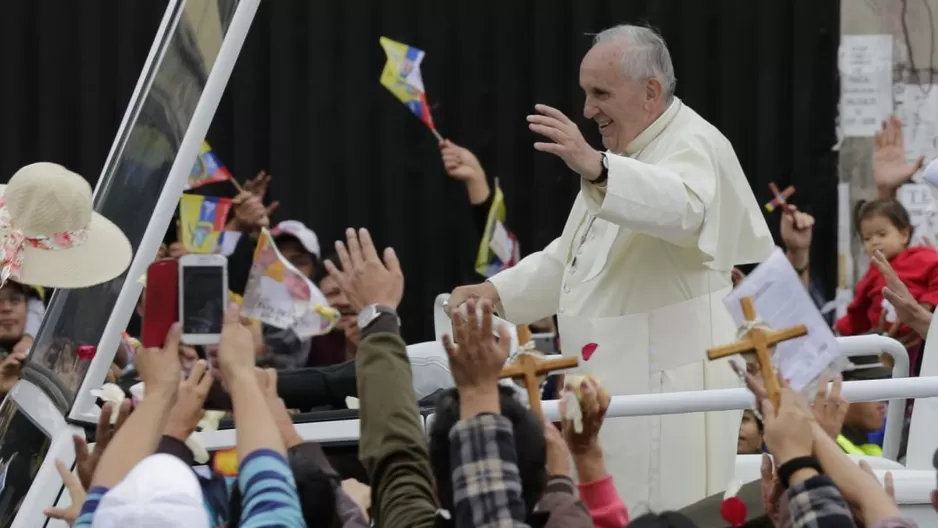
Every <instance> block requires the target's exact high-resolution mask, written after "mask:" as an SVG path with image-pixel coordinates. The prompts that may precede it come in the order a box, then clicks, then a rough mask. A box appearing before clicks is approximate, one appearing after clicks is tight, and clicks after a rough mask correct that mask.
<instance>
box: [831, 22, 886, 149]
mask: <svg viewBox="0 0 938 528" xmlns="http://www.w3.org/2000/svg"><path fill="white" fill-rule="evenodd" d="M892 50H893V37H892V35H844V36H843V38H842V39H841V42H840V53H839V57H838V63H839V64H838V66H839V68H840V103H841V114H840V127H841V129H842V130H843V135H844V137H872V136H873V134H874V133H875V132H876V131H877V130H879V127H880V123H881V122H882V121H883V119H885V118H886V117H887V116H889V115H890V114H892V109H893V104H892V53H893V51H892Z"/></svg>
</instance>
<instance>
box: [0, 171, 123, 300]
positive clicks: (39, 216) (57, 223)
mask: <svg viewBox="0 0 938 528" xmlns="http://www.w3.org/2000/svg"><path fill="white" fill-rule="evenodd" d="M132 256H133V251H132V250H131V247H130V242H128V241H127V237H126V236H124V233H123V232H122V231H121V230H120V228H118V227H117V226H116V225H114V224H113V223H112V222H111V221H110V220H108V219H106V218H104V217H103V216H101V215H99V214H98V213H95V212H94V211H92V205H91V186H90V185H88V182H87V181H85V179H84V178H82V177H81V176H79V175H78V174H75V173H74V172H71V171H70V170H68V169H66V168H65V167H62V166H61V165H56V164H54V163H33V164H32V165H27V166H25V167H23V168H21V169H20V170H18V171H16V174H14V175H13V177H12V178H10V182H9V183H8V184H7V185H0V284H3V283H5V282H6V281H7V279H11V280H15V281H17V282H21V283H26V284H32V285H36V286H46V287H51V288H86V287H88V286H94V285H95V284H100V283H102V282H107V281H109V280H111V279H113V278H114V277H117V276H118V275H120V274H121V273H123V272H124V270H126V269H127V266H128V265H130V259H131V258H132Z"/></svg>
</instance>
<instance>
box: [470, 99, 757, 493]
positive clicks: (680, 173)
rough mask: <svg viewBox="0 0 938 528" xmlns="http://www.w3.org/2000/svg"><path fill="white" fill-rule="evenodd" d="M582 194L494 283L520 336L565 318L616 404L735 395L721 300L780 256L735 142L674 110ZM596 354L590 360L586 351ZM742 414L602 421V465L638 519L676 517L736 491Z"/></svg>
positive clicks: (586, 367)
mask: <svg viewBox="0 0 938 528" xmlns="http://www.w3.org/2000/svg"><path fill="white" fill-rule="evenodd" d="M608 157H609V178H608V181H607V182H606V184H605V185H595V184H592V183H589V182H586V181H585V180H584V182H583V184H582V188H581V191H580V193H579V195H578V196H577V198H576V202H575V203H574V204H573V209H572V210H571V212H570V216H569V218H568V219H567V223H566V226H565V227H564V230H563V234H562V235H561V236H560V238H558V239H556V240H554V241H553V242H551V243H550V245H548V246H547V248H545V249H544V250H543V251H540V252H537V253H534V254H532V255H529V256H528V257H526V258H525V259H523V260H522V261H521V262H520V263H518V265H517V266H515V267H513V268H511V269H508V270H505V271H503V272H501V273H499V274H497V275H495V276H494V277H492V278H491V279H489V280H490V282H491V283H492V284H493V285H494V286H495V288H496V289H497V290H498V294H499V296H500V299H501V301H500V306H499V310H500V313H501V314H502V316H503V317H505V318H506V319H508V320H509V321H511V322H513V323H516V324H522V323H529V322H532V321H535V320H537V319H540V318H542V317H547V316H550V315H552V314H554V313H557V314H558V318H559V323H560V328H559V331H560V338H561V344H562V348H563V353H564V354H569V355H580V356H581V357H580V369H579V370H580V373H588V374H591V375H593V376H594V377H596V378H597V379H599V381H600V382H601V383H602V384H603V386H604V387H606V389H608V390H609V392H610V393H611V394H613V395H618V394H641V393H659V392H675V391H693V390H701V389H705V388H706V389H715V388H728V387H735V386H738V383H739V382H738V380H737V379H736V377H735V376H734V375H733V373H732V371H731V370H730V368H729V366H728V365H727V364H726V363H725V362H724V361H719V362H713V363H710V362H707V361H706V355H705V354H706V349H707V348H708V347H710V346H713V345H718V344H724V343H728V342H731V341H733V340H734V339H735V337H736V336H735V333H736V328H735V326H734V324H733V322H732V319H731V318H730V316H729V314H728V312H727V311H726V309H725V308H724V307H723V305H722V299H723V297H724V296H725V295H726V293H727V292H729V290H730V288H731V283H730V270H731V269H732V267H733V266H734V265H736V264H744V263H751V262H758V261H761V260H763V259H764V258H765V257H767V256H768V255H769V253H770V252H771V251H772V248H773V243H772V238H771V235H770V234H769V230H768V227H767V226H766V224H765V220H764V218H763V217H762V214H761V211H760V210H759V206H758V205H757V203H756V200H755V197H754V196H753V194H752V190H751V189H750V187H749V183H748V182H747V180H746V177H745V175H744V174H743V171H742V168H741V167H740V165H739V162H738V160H737V159H736V154H735V152H734V151H733V147H732V146H731V145H730V143H729V141H727V139H726V138H725V137H724V136H723V135H722V134H721V133H720V132H719V131H718V130H717V129H716V128H714V127H713V126H712V125H711V124H709V123H708V122H707V121H705V120H704V119H703V118H702V117H700V116H699V115H698V114H697V113H696V112H694V111H693V110H691V109H690V108H688V107H687V106H685V105H684V104H683V103H681V101H680V100H679V99H677V98H674V100H673V102H672V103H671V105H670V106H669V107H668V109H667V110H666V111H665V113H664V114H663V115H662V116H661V117H660V118H659V119H658V120H656V121H655V122H654V123H653V124H652V125H651V126H650V127H648V128H647V129H646V130H645V131H643V132H642V133H641V134H640V135H639V136H638V137H637V138H635V140H634V141H633V142H632V143H631V144H629V146H628V147H627V149H626V152H625V153H623V155H621V156H619V155H612V154H610V155H609V156H608ZM590 343H595V344H596V345H598V346H597V347H595V352H594V353H593V354H592V356H591V357H589V359H588V360H586V358H584V357H583V356H582V350H583V347H584V346H585V345H587V344H590ZM739 421H740V412H738V411H730V412H714V413H705V414H703V413H700V414H684V415H670V416H653V417H640V418H607V420H606V422H605V425H604V426H603V429H602V431H601V434H600V439H601V441H602V444H603V448H604V451H605V457H606V465H607V468H608V469H609V471H610V473H611V474H612V475H613V477H614V479H615V483H616V487H617V489H618V491H619V494H620V496H621V497H622V499H623V501H625V503H626V504H627V505H628V506H629V507H630V508H633V509H634V508H636V507H638V508H639V509H644V508H647V507H651V508H653V509H656V510H660V509H677V508H680V507H683V506H685V505H687V504H690V503H692V502H695V501H697V500H700V499H703V498H704V497H706V496H708V495H710V494H713V493H718V492H720V491H722V490H723V489H725V487H726V485H727V484H728V483H729V481H730V480H731V479H732V477H733V468H734V459H735V454H736V438H737V434H738V430H739Z"/></svg>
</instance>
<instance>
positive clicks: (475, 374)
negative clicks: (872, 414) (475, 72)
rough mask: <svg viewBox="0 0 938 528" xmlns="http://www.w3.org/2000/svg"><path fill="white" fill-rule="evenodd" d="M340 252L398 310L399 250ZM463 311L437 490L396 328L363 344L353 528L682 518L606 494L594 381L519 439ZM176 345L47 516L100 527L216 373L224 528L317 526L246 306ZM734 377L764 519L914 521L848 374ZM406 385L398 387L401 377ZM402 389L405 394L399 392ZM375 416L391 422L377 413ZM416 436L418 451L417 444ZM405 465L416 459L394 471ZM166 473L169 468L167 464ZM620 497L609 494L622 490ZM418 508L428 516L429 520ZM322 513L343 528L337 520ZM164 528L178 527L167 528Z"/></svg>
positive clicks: (360, 291)
mask: <svg viewBox="0 0 938 528" xmlns="http://www.w3.org/2000/svg"><path fill="white" fill-rule="evenodd" d="M337 253H338V255H339V259H341V260H342V267H341V270H340V269H338V268H336V267H335V266H331V265H328V267H329V268H330V272H332V273H333V274H334V275H335V278H336V280H337V282H338V283H339V284H340V285H341V287H342V289H343V290H344V292H345V293H346V295H347V296H348V298H349V299H350V300H351V302H353V303H354V304H356V305H357V306H359V307H361V306H367V305H370V304H382V305H386V306H388V307H391V308H396V307H397V305H398V304H399V302H400V299H401V296H402V295H403V273H402V272H401V270H400V265H399V263H398V262H397V259H396V256H395V255H394V252H393V251H390V250H389V251H385V252H384V253H383V255H379V253H378V251H376V250H375V248H374V244H373V243H372V241H371V238H370V235H369V234H368V233H367V231H365V230H349V232H348V233H347V240H346V242H345V243H339V244H338V245H337ZM467 308H468V309H467V310H466V315H462V314H460V313H457V314H455V315H454V316H453V335H452V336H445V337H444V343H443V344H444V348H445V349H446V352H447V355H448V358H449V364H450V369H451V372H452V375H453V379H454V381H455V385H456V389H455V393H456V395H457V401H458V415H459V416H458V422H457V423H456V424H455V425H454V426H453V427H452V429H451V430H449V431H447V433H448V436H449V439H450V444H449V450H450V452H449V459H450V460H451V464H450V467H449V469H450V471H449V472H448V473H447V474H444V475H443V476H441V475H440V474H439V473H437V474H436V481H432V479H431V478H430V477H429V471H424V470H422V469H421V468H426V467H429V465H430V464H429V461H428V460H427V459H428V458H430V457H429V455H428V454H427V447H426V446H427V444H426V436H425V432H424V431H422V429H420V427H419V426H417V425H414V427H412V429H413V431H412V432H414V433H415V434H416V436H413V437H404V436H402V435H401V432H402V431H404V432H409V430H408V429H406V428H402V426H401V425H400V424H401V423H405V422H408V423H409V422H413V424H417V423H419V422H418V420H419V414H418V409H417V406H416V400H415V397H414V395H413V390H412V384H411V380H410V379H408V378H409V376H410V370H409V363H408V362H407V356H406V352H405V350H404V344H403V342H402V341H401V340H400V338H399V337H398V336H396V335H393V336H389V335H388V334H392V333H393V331H383V332H382V333H377V334H376V333H370V334H369V335H366V336H365V337H364V339H363V342H364V343H368V342H370V345H369V344H366V345H365V346H363V348H362V349H361V350H360V352H359V356H358V357H357V358H356V364H357V366H358V373H357V375H358V385H359V395H360V398H361V406H362V407H361V411H360V418H361V421H362V424H361V427H362V432H361V434H362V437H361V440H360V447H359V449H360V456H361V457H362V460H363V462H365V465H366V467H368V468H369V477H370V478H371V479H372V482H371V487H368V486H365V485H362V484H360V483H354V482H353V483H346V484H343V485H341V486H340V484H339V482H338V480H337V481H336V485H337V486H340V487H341V490H342V493H341V494H337V496H336V497H337V498H336V499H335V501H338V500H339V499H338V497H339V496H344V497H346V498H348V499H350V501H352V503H353V504H354V505H355V506H354V508H356V510H358V513H357V516H358V517H357V518H358V519H361V521H360V522H359V524H355V523H351V522H345V523H344V525H345V526H366V525H367V524H363V523H365V521H364V520H363V519H365V517H366V515H369V514H374V518H373V521H374V522H375V523H376V525H380V526H399V525H400V526H403V525H405V524H406V525H411V526H416V527H421V526H436V525H437V524H435V521H432V522H427V521H426V520H427V518H434V517H435V516H436V515H437V509H438V504H441V503H442V504H446V503H447V502H449V501H451V502H452V504H447V505H446V506H447V507H448V508H449V514H450V515H451V517H452V519H451V522H450V524H447V525H452V526H530V525H531V521H532V518H534V517H536V516H537V514H538V513H539V512H547V513H546V514H547V515H548V517H549V518H548V521H547V523H546V524H545V525H546V526H558V527H559V526H564V527H572V528H578V527H586V526H600V527H604V528H605V527H616V528H619V527H622V526H626V525H628V524H632V525H634V526H643V525H648V526H663V525H662V524H661V522H664V520H666V519H670V518H673V517H665V516H664V515H665V514H659V513H654V512H650V513H646V514H644V515H642V516H640V517H638V518H635V519H632V520H631V523H630V520H629V516H628V512H627V510H626V507H625V505H624V504H623V503H622V501H621V500H620V499H619V497H618V495H617V494H615V493H614V492H613V493H612V494H609V493H597V492H596V489H598V488H602V487H605V489H609V488H610V487H611V486H612V482H611V477H610V476H609V475H608V474H607V472H606V469H605V465H604V461H603V453H602V446H601V445H600V444H599V441H598V439H597V436H598V433H599V430H600V429H601V427H602V425H603V421H604V418H605V415H606V411H607V409H608V407H609V403H610V397H609V394H608V393H607V392H606V391H605V389H603V388H602V387H601V386H600V385H599V384H597V383H596V382H595V381H593V380H591V379H589V378H586V379H583V380H582V381H581V382H579V383H580V386H579V387H578V389H579V395H578V396H579V402H580V405H581V410H582V421H581V423H580V424H578V426H574V423H573V422H572V421H571V420H566V419H564V420H561V422H560V423H559V424H555V423H552V422H550V421H547V420H544V419H543V418H539V417H534V416H533V414H532V413H531V411H529V410H526V409H523V410H522V411H521V412H522V413H527V418H526V419H528V420H536V421H539V422H540V424H541V427H540V428H537V430H538V431H540V434H542V435H543V438H542V439H541V440H539V441H537V442H531V441H530V440H531V439H530V438H524V439H522V440H521V441H520V442H518V441H516V439H514V438H513V435H514V434H515V430H516V429H514V428H513V422H512V420H509V419H508V418H506V414H509V413H508V412H507V411H508V410H507V409H506V408H505V406H506V405H507V403H506V402H508V401H510V402H512V403H511V404H512V405H516V404H515V403H514V400H506V399H505V394H504V390H503V389H500V387H499V378H500V374H501V371H502V368H503V367H504V365H505V363H506V360H507V359H508V356H509V343H510V339H509V337H508V335H506V334H505V333H504V330H498V332H500V335H498V336H496V331H495V330H494V329H493V322H492V317H493V306H492V305H491V304H490V303H489V302H487V301H476V300H474V299H470V300H469V301H468V306H467ZM178 348H179V328H178V326H177V327H174V328H173V329H172V330H171V331H170V335H169V336H168V338H167V340H166V344H165V346H164V347H163V348H158V349H157V348H151V349H145V350H141V351H140V352H139V353H138V357H137V368H138V370H139V373H140V377H141V379H142V380H143V382H144V386H145V392H146V394H145V398H143V399H142V401H140V402H139V403H138V404H137V405H136V407H135V408H134V409H133V411H132V412H131V407H130V401H125V402H124V403H122V404H121V405H120V406H119V408H117V409H114V408H112V407H111V404H105V407H104V408H103V409H102V416H101V420H100V422H99V424H98V431H97V435H96V438H95V440H96V443H95V447H94V449H93V450H89V449H88V446H87V444H86V443H85V440H84V438H82V437H80V436H76V437H75V449H76V466H77V471H76V473H77V475H73V474H72V473H71V471H69V468H68V467H66V466H65V465H64V464H59V466H58V467H59V472H60V473H61V476H62V479H63V481H64V482H65V484H66V486H67V489H68V491H69V493H70V495H71V504H72V506H70V507H69V508H67V509H50V510H48V511H47V515H49V516H50V517H53V518H59V519H65V520H68V521H70V522H73V523H74V526H80V527H84V526H92V525H93V524H92V519H94V523H95V525H96V524H97V523H98V521H99V520H100V519H101V518H102V517H106V516H107V515H114V514H113V510H114V508H115V506H114V503H115V501H118V500H119V497H120V496H121V493H117V491H118V490H120V488H121V487H123V486H127V485H128V484H127V483H128V482H130V481H133V480H134V478H135V473H136V472H137V471H139V468H140V467H147V465H146V461H147V460H152V457H160V456H167V455H160V454H155V453H161V452H162V451H163V450H162V449H161V443H162V442H164V441H166V439H167V438H170V439H175V440H176V441H177V442H180V443H181V442H184V441H185V439H186V438H188V437H189V435H191V434H192V433H193V431H195V430H196V427H197V425H198V422H199V420H200V419H201V417H202V412H203V411H202V408H203V403H204V401H205V398H206V397H207V395H208V393H209V389H210V387H211V385H212V382H213V381H214V380H215V379H218V378H220V379H221V381H222V383H223V386H224V387H225V390H226V391H227V392H228V393H229V394H230V396H231V401H232V408H233V414H234V420H235V423H236V424H250V425H249V426H241V427H237V429H236V450H237V455H238V459H239V478H238V481H237V486H236V488H235V490H234V492H233V493H235V494H236V495H237V494H240V495H239V497H240V499H239V500H238V501H232V505H237V509H236V511H231V512H230V517H229V519H228V521H227V524H228V525H229V526H307V525H309V526H313V525H318V524H317V523H316V522H314V519H315V517H316V515H317V513H316V512H315V511H313V510H314V509H315V508H311V507H310V504H307V503H306V501H307V499H306V494H305V493H302V494H301V493H299V492H298V491H297V481H296V479H295V478H294V471H296V467H295V466H291V462H292V459H291V462H288V460H287V453H288V452H291V453H292V450H293V449H294V448H297V447H298V446H302V445H304V444H305V443H304V441H303V439H302V438H301V437H300V436H299V435H298V434H297V432H296V430H295V429H294V426H293V422H292V419H291V416H290V414H289V412H288V411H287V409H286V407H285V406H284V404H283V402H282V400H280V398H279V396H278V395H277V393H276V385H277V384H276V372H275V371H270V370H262V369H258V368H256V367H255V353H254V346H253V337H252V334H251V331H250V330H249V329H248V328H246V327H245V326H244V324H243V322H242V319H241V317H240V314H239V309H238V307H237V306H236V305H232V306H230V307H229V309H228V310H227V312H226V314H225V321H224V327H223V330H222V335H221V342H220V345H219V350H218V357H217V360H218V361H217V365H207V364H206V363H205V362H204V361H201V360H200V361H198V362H196V363H195V365H194V366H193V368H192V369H191V371H190V373H189V375H188V376H183V374H182V369H181V367H180V362H179V360H178ZM395 361H396V362H397V363H394V362H395ZM737 370H738V372H740V374H741V375H743V376H744V377H745V378H746V383H747V385H748V387H749V388H750V390H752V392H753V393H754V394H755V396H756V401H757V402H758V405H757V407H758V409H757V411H758V412H759V413H761V416H762V419H763V420H764V424H765V435H764V440H765V444H766V447H767V449H768V451H769V453H770V454H771V457H770V456H769V455H765V456H764V458H763V468H762V470H763V475H762V476H763V481H762V489H763V499H764V501H765V507H766V513H767V514H768V516H769V517H770V518H771V520H772V522H774V523H775V525H776V526H796V527H806V528H807V527H815V526H817V527H826V526H832V527H833V526H838V527H839V526H856V525H857V523H858V522H859V523H862V525H865V526H871V527H872V526H876V527H880V528H888V527H903V526H912V525H911V524H909V523H908V522H907V521H903V520H902V519H901V518H900V512H899V509H898V507H897V506H896V503H895V501H894V499H893V490H892V481H891V478H890V477H889V476H888V475H887V477H886V478H885V487H883V486H881V485H880V483H879V481H878V480H877V478H876V477H875V476H874V475H873V473H872V471H871V470H870V469H869V467H866V466H864V465H862V464H861V465H857V464H856V463H855V462H854V461H853V460H852V459H850V458H849V457H848V456H847V455H845V454H844V453H843V451H842V450H841V449H840V447H839V446H838V445H837V443H836V442H835V440H834V438H835V437H836V435H837V434H838V433H839V431H840V430H841V427H842V423H843V419H844V415H845V413H846V409H847V406H846V402H845V401H844V400H843V399H842V398H841V396H840V388H841V382H840V380H839V378H834V379H833V380H828V379H822V380H821V382H820V383H819V384H818V389H817V394H816V396H815V398H814V401H813V402H812V403H809V402H808V400H807V398H805V397H804V396H803V395H802V394H800V393H798V392H796V391H793V390H791V389H790V388H788V387H787V385H786V384H785V381H784V380H783V379H780V383H781V385H782V387H783V388H782V391H781V396H780V399H779V401H778V402H777V403H775V402H772V401H769V399H768V398H767V397H766V394H765V390H764V389H763V387H762V383H761V381H760V380H759V379H758V378H757V377H756V376H755V375H753V374H752V373H747V372H743V371H741V370H739V369H737ZM395 377H400V379H398V380H396V381H395V380H394V378H395ZM828 381H830V383H828ZM394 387H397V389H393V388H394ZM392 389H393V390H392ZM573 389H574V387H570V386H567V387H566V390H573ZM395 391H396V392H395ZM404 392H409V394H407V395H406V397H403V393H404ZM382 400H384V401H382ZM389 402H390V403H389ZM399 402H403V403H399ZM566 404H567V402H566V400H562V401H561V404H560V405H561V416H566V412H565V409H563V406H565V405H566ZM376 409H380V410H381V412H380V413H376V412H375V410H376ZM512 412H513V411H512ZM112 415H113V416H114V420H112V419H111V417H112ZM112 424H113V425H112ZM558 425H559V427H558ZM375 431H379V432H378V433H376V432H375ZM408 434H409V433H408ZM431 438H432V437H431ZM412 441H416V442H417V443H416V445H415V444H413V443H409V442H412ZM432 441H433V440H432V439H431V446H430V451H432V449H433V447H432ZM519 446H534V448H536V449H543V458H542V460H543V462H542V463H543V471H542V472H541V475H542V477H543V478H542V480H541V481H540V482H538V483H535V484H531V482H530V481H527V482H524V481H523V475H522V473H524V471H522V470H519V467H518V466H519V464H520V460H521V459H523V458H524V456H523V455H527V454H521V453H519V452H518V451H517V450H518V448H519ZM408 457H410V458H411V459H413V463H408V464H405V465H396V464H399V462H400V460H402V459H406V458H408ZM157 462H158V463H160V464H163V465H164V466H166V467H170V466H172V464H169V463H168V462H166V461H165V460H163V459H159V460H157ZM157 462H154V463H157ZM182 467H183V468H184V470H185V471H181V472H176V473H173V472H172V471H168V470H167V471H165V473H167V475H168V477H167V476H166V475H162V473H164V471H162V470H161V471H157V472H156V473H159V475H147V476H146V477H145V478H146V479H147V481H146V484H147V485H148V486H152V487H153V488H154V489H160V487H161V486H162V485H163V483H161V480H160V479H165V478H171V479H176V480H175V481H173V482H171V483H170V488H173V487H175V488H178V490H176V491H173V490H172V489H171V490H170V491H165V490H164V492H165V493H177V492H178V493H182V491H179V490H185V489H186V479H193V478H195V477H194V476H193V474H192V472H191V470H189V468H188V467H185V466H182ZM405 467H406V468H407V469H406V470H404V469H403V468H405ZM399 469H400V470H399ZM436 469H437V468H436V467H434V470H436ZM574 476H575V477H576V478H577V480H578V483H577V484H574V481H573V479H572V477H574ZM441 478H444V479H446V480H445V481H443V480H441ZM421 481H422V482H421ZM134 485H136V486H140V483H139V482H137V483H136V484H134ZM530 486H535V489H531V488H530ZM594 488H596V489H594ZM196 489H198V488H196ZM447 489H448V490H449V491H448V493H449V494H450V497H451V498H450V499H449V500H447V498H446V497H445V496H444V495H445V493H447V492H445V491H444V492H441V490H447ZM611 489H613V491H614V487H613V488H611ZM271 490H274V491H275V492H276V493H278V494H279V495H278V496H277V497H276V499H275V500H268V499H265V498H264V497H262V495H263V494H264V493H271ZM433 490H436V491H433ZM153 493H156V492H153ZM532 493H533V499H532V496H531V495H532ZM420 494H429V495H430V496H429V498H428V500H426V501H424V502H418V501H416V500H412V499H413V498H414V497H417V496H419V495H420ZM301 496H302V497H304V498H303V499H302V500H301ZM115 497H118V498H115ZM424 498H427V497H424ZM183 499H185V500H181V504H182V506H181V507H183V508H189V513H188V515H190V516H191V518H192V519H200V522H198V523H197V522H193V523H191V526H202V525H203V524H202V523H201V520H204V519H205V518H207V514H206V511H205V506H204V504H203V500H202V497H201V495H200V494H196V495H195V498H193V497H192V496H187V497H183ZM186 501H188V502H186ZM419 504H423V505H424V506H426V507H428V508H429V510H428V511H418V510H419V509H420V507H421V506H419ZM123 506H125V507H126V506H127V504H124V505H123ZM338 507H339V506H338V504H337V503H336V504H330V505H329V508H330V509H333V510H334V509H335V508H338ZM163 513H166V512H160V511H158V510H153V509H150V510H148V515H151V516H156V517H157V518H158V517H159V515H161V514H163ZM176 513H178V511H177V512H176ZM665 513H666V514H667V515H674V513H673V512H670V513H669V512H665ZM124 518H126V517H124ZM175 518H176V519H178V517H175ZM324 518H326V519H334V517H333V516H331V515H325V516H324ZM265 523H266V524H265ZM643 523H648V524H643ZM164 525H166V526H170V525H174V524H172V523H171V522H169V521H167V522H166V523H165V524H164Z"/></svg>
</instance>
